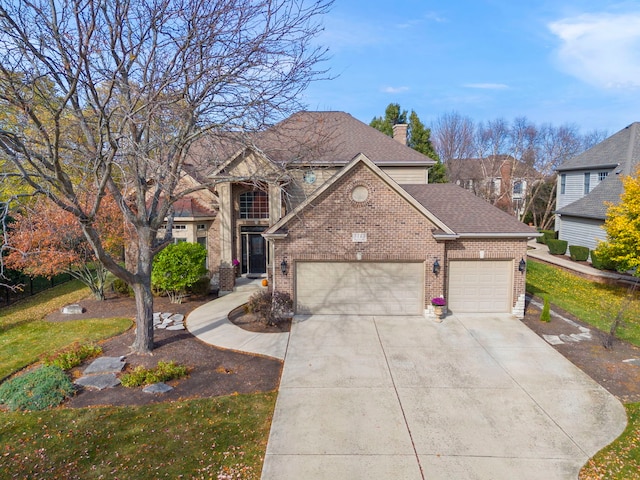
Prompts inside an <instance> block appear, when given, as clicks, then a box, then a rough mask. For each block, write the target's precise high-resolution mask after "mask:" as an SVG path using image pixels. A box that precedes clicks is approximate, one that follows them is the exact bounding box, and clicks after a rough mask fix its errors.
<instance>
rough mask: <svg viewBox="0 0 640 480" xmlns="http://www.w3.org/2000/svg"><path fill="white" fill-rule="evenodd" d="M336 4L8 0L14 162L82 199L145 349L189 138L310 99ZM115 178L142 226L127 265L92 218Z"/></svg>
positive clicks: (129, 222)
mask: <svg viewBox="0 0 640 480" xmlns="http://www.w3.org/2000/svg"><path fill="white" fill-rule="evenodd" d="M330 4H331V0H309V1H295V0H22V1H20V2H15V1H12V0H0V102H1V103H2V106H3V107H4V108H7V109H10V110H12V111H13V112H14V113H15V116H16V118H19V120H20V121H18V122H15V123H14V124H12V125H7V124H0V152H1V158H0V160H5V163H6V164H7V165H11V166H12V167H11V168H10V169H9V168H7V169H5V172H4V176H5V177H8V176H9V175H16V176H19V177H20V178H21V179H22V181H23V182H24V183H25V184H26V185H27V186H28V187H29V188H30V189H31V191H32V192H33V193H35V194H40V195H45V196H47V197H48V198H49V199H50V200H51V201H53V202H54V203H55V204H57V205H58V206H59V207H60V208H62V209H64V210H66V211H68V212H72V213H73V214H74V215H75V216H76V218H77V219H78V221H79V222H80V225H81V226H82V230H83V233H84V235H85V236H86V238H87V240H88V241H89V243H90V244H91V246H92V248H93V249H94V251H95V254H96V256H97V258H98V259H99V260H100V261H101V262H102V263H103V264H104V265H105V266H106V267H107V268H108V269H109V270H110V271H111V272H112V273H114V274H115V275H116V276H117V277H119V278H121V279H123V280H124V281H126V282H127V283H128V284H129V285H130V286H131V287H132V288H133V290H134V292H135V297H136V306H137V319H136V320H137V333H136V339H135V343H134V345H133V348H134V349H135V350H136V351H138V352H143V353H145V352H150V351H151V350H152V349H153V321H152V315H153V297H152V295H151V265H152V261H153V258H154V256H155V255H156V253H158V251H160V250H161V249H162V248H163V247H164V246H165V245H166V244H167V242H168V241H169V240H170V238H169V237H170V234H171V233H170V232H171V228H167V229H166V232H167V236H166V237H164V238H161V239H159V238H158V230H159V229H160V227H161V226H162V225H163V223H164V222H165V220H166V219H167V218H168V219H169V222H170V221H171V215H172V205H173V204H174V203H175V202H176V201H177V200H179V199H180V198H181V197H183V196H184V195H187V194H189V193H191V192H192V191H193V189H192V188H180V187H179V185H180V179H181V175H182V170H183V168H182V167H183V165H184V162H185V159H186V158H187V157H188V155H189V153H190V149H191V147H192V145H194V142H197V141H198V140H199V139H200V138H201V137H203V136H204V135H214V136H215V135H217V134H220V135H223V133H225V132H228V131H229V130H236V131H243V132H247V131H253V130H259V129H262V128H264V127H265V126H267V125H269V124H270V123H271V122H272V121H274V120H276V119H279V118H282V117H283V116H284V115H285V114H288V113H290V112H292V111H294V110H297V109H298V108H299V107H300V106H299V105H298V102H297V99H298V98H299V93H300V92H301V91H302V90H303V89H304V88H305V87H306V86H307V85H308V84H309V82H310V81H312V80H314V79H318V78H320V77H322V76H323V75H324V73H325V72H323V71H322V70H320V69H318V65H319V62H321V61H322V60H323V59H324V58H325V52H326V51H325V50H324V49H322V48H320V47H314V46H313V43H312V42H313V41H314V38H315V37H316V36H317V34H318V33H319V32H320V31H321V25H320V23H319V22H320V17H321V15H322V14H324V13H326V12H327V11H328V8H329V7H330ZM211 160H212V161H215V160H216V159H211ZM217 160H218V161H220V159H217ZM227 180H228V179H227ZM202 187H206V185H201V186H198V187H193V188H202ZM85 189H86V190H89V191H91V192H92V193H93V194H94V195H95V197H94V198H96V200H95V202H93V203H92V204H90V205H84V204H83V203H82V202H81V201H80V198H81V197H82V196H81V195H80V193H81V192H82V190H85ZM106 192H109V193H110V194H111V195H113V197H114V198H115V199H116V201H117V203H118V205H119V208H120V210H121V212H122V215H123V221H124V222H125V225H126V226H127V227H128V229H129V230H130V233H131V238H132V239H133V240H132V245H130V249H129V250H130V251H129V254H130V255H131V257H130V259H129V260H130V261H128V263H127V266H122V265H121V264H120V262H119V261H118V259H116V258H113V257H112V256H110V255H109V253H108V251H107V250H106V249H105V248H104V242H103V239H102V238H101V237H100V234H99V231H98V230H97V228H96V226H95V219H96V217H97V213H98V211H99V210H100V209H101V205H102V198H103V197H104V195H105V194H106Z"/></svg>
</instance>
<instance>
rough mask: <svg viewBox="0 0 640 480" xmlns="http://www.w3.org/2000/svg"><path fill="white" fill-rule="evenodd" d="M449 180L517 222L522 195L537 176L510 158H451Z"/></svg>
mask: <svg viewBox="0 0 640 480" xmlns="http://www.w3.org/2000/svg"><path fill="white" fill-rule="evenodd" d="M447 174H448V176H449V181H450V182H451V183H455V184H456V185H460V186H461V187H463V188H464V189H466V190H469V191H470V192H473V194H474V195H476V196H478V197H481V198H484V199H485V200H487V201H488V202H489V203H491V204H492V205H495V206H496V207H498V208H500V209H501V210H504V211H505V212H507V213H509V214H511V215H514V216H515V217H516V218H518V219H520V217H521V215H522V212H523V210H524V202H525V199H526V196H527V194H528V192H529V190H530V189H531V187H532V186H533V185H534V183H535V182H536V181H539V180H540V174H539V173H538V172H537V171H536V170H535V169H534V168H533V167H531V166H529V165H527V164H526V163H524V162H522V161H520V160H517V159H515V158H514V157H512V156H510V155H490V156H488V157H486V158H465V159H452V160H449V161H448V162H447Z"/></svg>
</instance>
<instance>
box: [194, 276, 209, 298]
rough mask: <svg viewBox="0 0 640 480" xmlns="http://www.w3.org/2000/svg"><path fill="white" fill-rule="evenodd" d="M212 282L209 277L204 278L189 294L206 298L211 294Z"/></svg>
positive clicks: (195, 284)
mask: <svg viewBox="0 0 640 480" xmlns="http://www.w3.org/2000/svg"><path fill="white" fill-rule="evenodd" d="M210 282H211V280H209V277H202V278H201V279H200V280H198V281H197V282H196V283H194V284H193V285H191V286H190V287H189V292H191V293H192V294H194V295H197V296H202V297H204V296H205V295H208V294H209V288H210Z"/></svg>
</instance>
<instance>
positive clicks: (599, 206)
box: [556, 122, 640, 250]
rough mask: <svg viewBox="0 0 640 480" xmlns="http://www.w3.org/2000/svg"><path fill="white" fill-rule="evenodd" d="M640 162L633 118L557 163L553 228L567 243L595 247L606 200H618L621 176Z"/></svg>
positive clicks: (638, 127) (639, 132)
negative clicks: (620, 128) (580, 151)
mask: <svg viewBox="0 0 640 480" xmlns="http://www.w3.org/2000/svg"><path fill="white" fill-rule="evenodd" d="M639 164H640V123H639V122H635V123H632V124H631V125H629V126H628V127H626V128H623V129H622V130H620V131H619V132H617V133H616V134H614V135H612V136H610V137H608V138H607V139H605V140H603V141H602V142H600V143H599V144H597V145H595V146H594V147H592V148H590V149H589V150H587V151H585V152H583V153H582V154H580V155H577V156H575V157H573V158H571V159H569V160H567V161H566V162H564V163H563V164H562V165H560V167H558V169H557V171H558V189H557V200H556V230H557V231H558V232H559V233H558V238H560V239H561V240H566V241H567V242H568V243H569V245H581V246H585V247H589V248H590V249H592V250H593V249H595V248H596V246H597V244H598V241H601V240H606V238H607V235H606V232H605V231H604V229H603V228H602V226H603V224H604V221H605V219H606V216H607V209H608V204H609V203H614V204H616V203H618V202H619V201H620V195H621V194H622V192H623V188H622V177H623V176H625V175H633V174H634V173H635V171H636V168H637V166H638V165H639Z"/></svg>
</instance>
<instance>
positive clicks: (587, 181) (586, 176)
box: [584, 172, 591, 195]
mask: <svg viewBox="0 0 640 480" xmlns="http://www.w3.org/2000/svg"><path fill="white" fill-rule="evenodd" d="M590 184H591V172H587V173H585V174H584V194H585V195H586V194H587V193H589V187H590Z"/></svg>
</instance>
